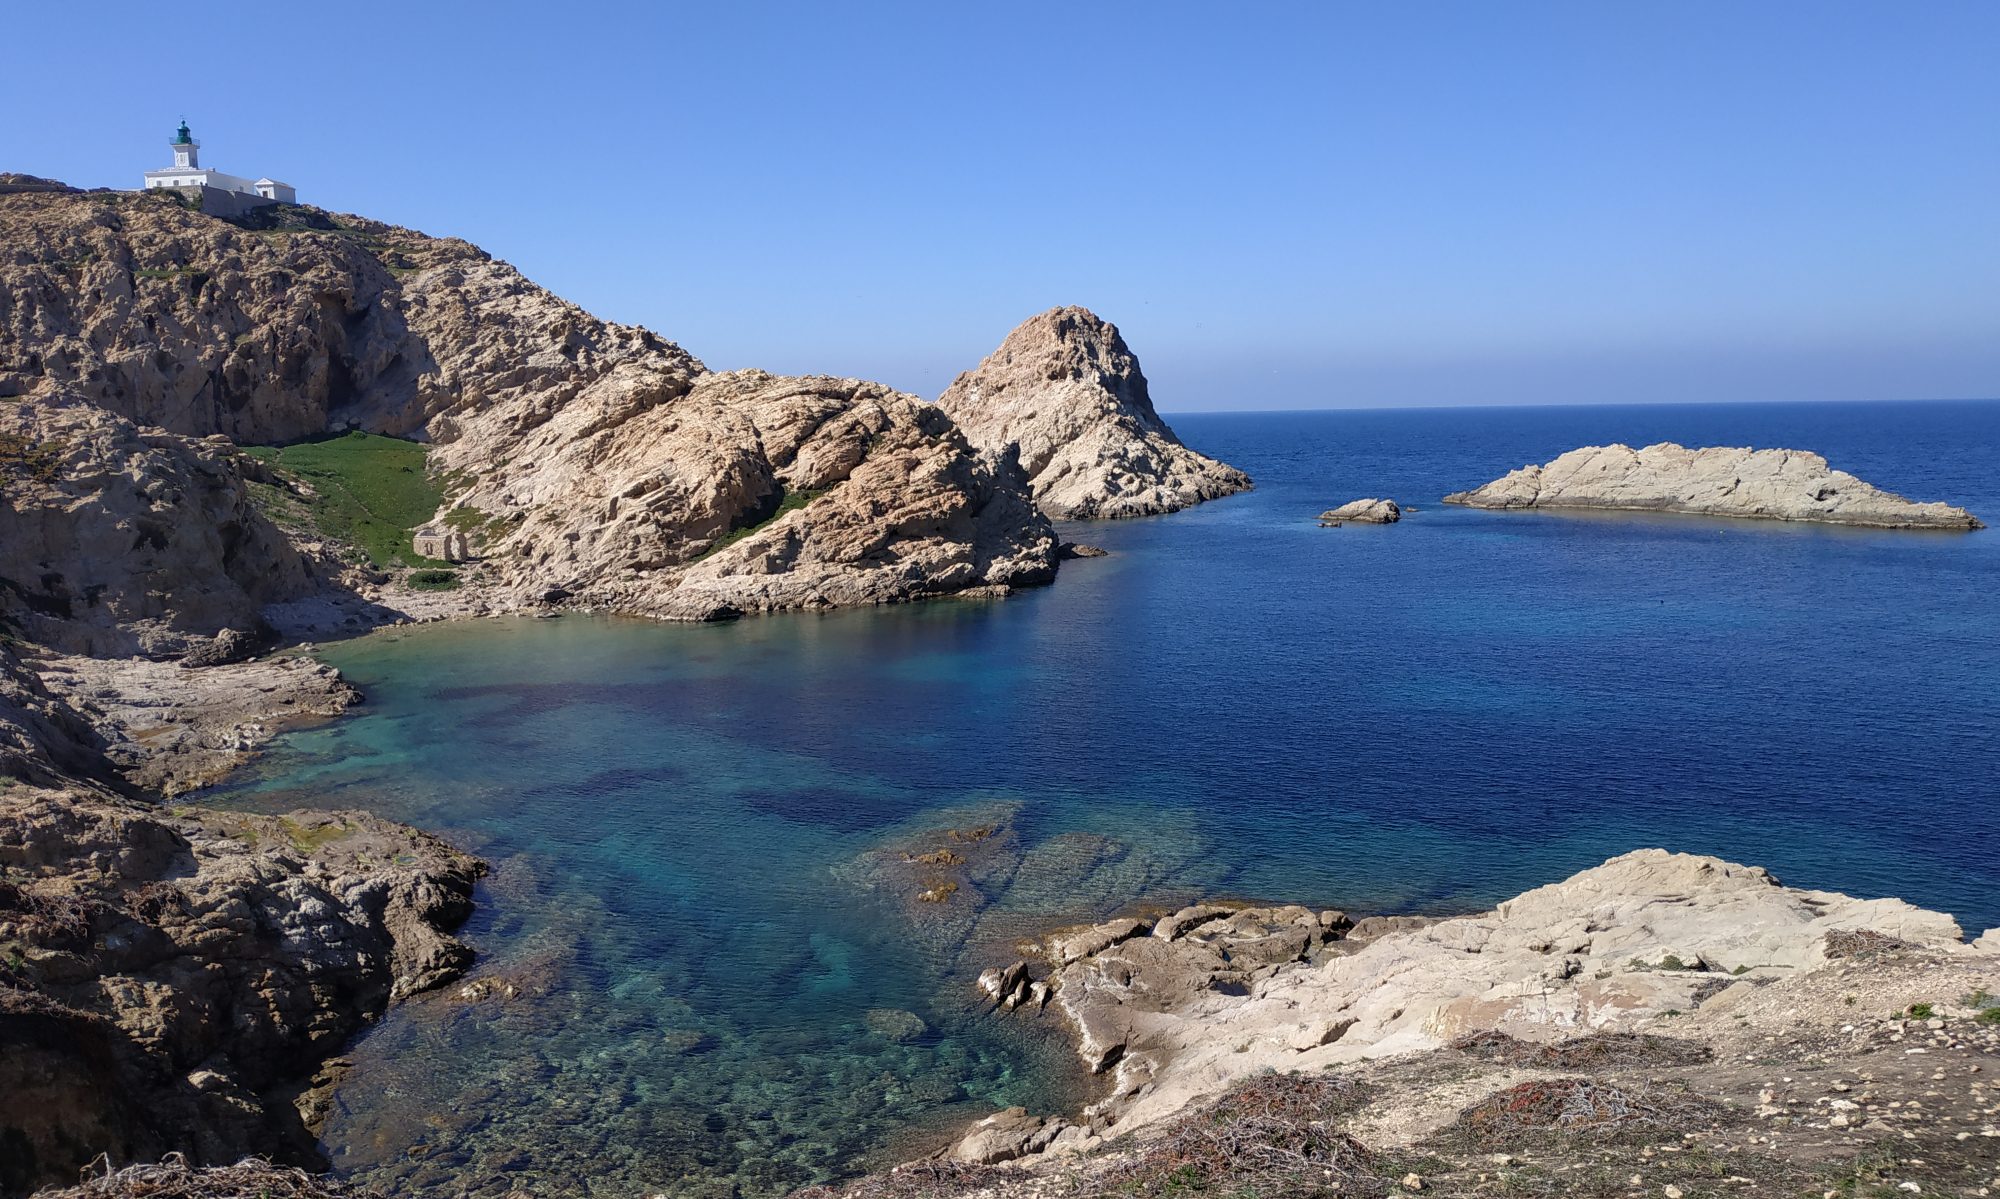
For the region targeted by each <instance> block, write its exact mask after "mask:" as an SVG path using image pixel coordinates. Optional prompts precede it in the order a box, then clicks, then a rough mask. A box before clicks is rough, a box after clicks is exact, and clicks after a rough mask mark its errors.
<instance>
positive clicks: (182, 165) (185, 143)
mask: <svg viewBox="0 0 2000 1199" xmlns="http://www.w3.org/2000/svg"><path fill="white" fill-rule="evenodd" d="M167 148H168V149H170V150H172V151H173V152H174V169H175V170H177V171H198V170H200V169H201V143H200V142H198V141H196V140H194V134H192V133H189V132H188V123H187V118H186V117H182V118H181V127H180V128H179V129H177V130H175V131H174V140H173V141H172V142H171V143H169V144H168V147H167Z"/></svg>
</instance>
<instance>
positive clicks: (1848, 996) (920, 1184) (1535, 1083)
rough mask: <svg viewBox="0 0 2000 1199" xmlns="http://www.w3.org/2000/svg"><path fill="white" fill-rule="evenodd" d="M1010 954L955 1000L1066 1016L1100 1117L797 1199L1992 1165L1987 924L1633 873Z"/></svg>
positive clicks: (1011, 1119) (1741, 877) (1176, 924)
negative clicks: (1408, 910) (1449, 910)
mask: <svg viewBox="0 0 2000 1199" xmlns="http://www.w3.org/2000/svg"><path fill="white" fill-rule="evenodd" d="M1024 949H1025V950H1026V951H1027V952H1026V956H1024V957H1023V959H1022V960H1020V961H1016V962H1014V963H1012V964H1009V965H1005V966H996V967H995V968H993V969H991V970H989V971H988V972H987V973H986V974H984V975H982V976H981V978H980V980H979V986H980V989H981V992H982V994H983V995H984V996H985V997H986V998H987V999H988V1000H989V1002H991V1003H992V1004H993V1005H994V1007H995V1015H994V1017H993V1018H995V1019H1003V1020H1030V1021H1057V1022H1060V1023H1061V1024H1062V1025H1063V1026H1065V1027H1066V1028H1067V1029H1068V1031H1069V1033H1070V1035H1071V1036H1072V1037H1073V1039H1074V1042H1075V1044H1076V1046H1077V1050H1078V1054H1079V1056H1080V1058H1081V1060H1082V1062H1083V1064H1084V1066H1085V1067H1086V1068H1087V1069H1089V1070H1091V1071H1093V1072H1095V1073H1098V1074H1100V1075H1102V1076H1103V1077H1104V1078H1105V1079H1106V1080H1107V1087H1106V1091H1105V1093H1104V1094H1103V1097H1102V1098H1100V1099H1099V1100H1098V1101H1096V1102H1095V1103H1093V1104H1091V1105H1089V1106H1088V1107H1086V1108H1084V1109H1083V1110H1082V1111H1080V1112H1075V1113H1068V1114H1048V1115H1037V1114H1033V1113H1029V1112H1026V1111H1023V1110H1020V1109H1014V1110H1011V1111H1007V1112H1003V1113H999V1114H997V1115H994V1116H992V1117H989V1118H987V1119H985V1120H982V1121H980V1122H979V1123H978V1124H976V1125H974V1126H973V1127H972V1128H971V1129H969V1130H968V1131H967V1132H966V1134H965V1135H964V1136H963V1137H962V1138H961V1139H960V1140H959V1141H957V1142H956V1143H955V1144H954V1145H952V1146H951V1147H950V1148H949V1149H947V1150H945V1151H944V1152H942V1153H941V1154H940V1155H939V1157H938V1158H936V1159H933V1160H930V1161H927V1162H921V1163H915V1164H913V1165H910V1166H906V1167H903V1168H901V1169H899V1170H898V1171H896V1172H894V1173H892V1174H889V1175H885V1176H881V1177H877V1178H871V1179H868V1180H864V1181H863V1182H860V1183H857V1184H853V1185H852V1186H850V1187H847V1188H844V1189H840V1188H824V1189H822V1190H819V1191H815V1192H813V1193H814V1194H817V1195H832V1194H846V1195H851V1196H856V1197H860V1196H923V1195H934V1196H961V1195H962V1196H971V1195H986V1196H1029V1195H1037V1196H1057V1195H1068V1196H1100V1195H1102V1196H1109V1195H1117V1194H1165V1193H1181V1191H1187V1192H1189V1193H1205V1192H1209V1191H1213V1192H1216V1193H1232V1194H1234V1193H1242V1194H1255V1195H1273V1196H1275V1195H1354V1194H1362V1195H1384V1194H1388V1193H1392V1192H1394V1193H1406V1192H1411V1191H1420V1190H1421V1191H1427V1192H1432V1193H1439V1194H1447V1195H1519V1194H1532V1195H1544V1194H1546V1195H1572V1194H1585V1195H1626V1194H1646V1193H1650V1194H1656V1195H1657V1194H1665V1195H1668V1196H1680V1195H1706V1194H1757V1195H1764V1194H1770V1195H1792V1194H1798V1193H1813V1194H1818V1193H1820V1192H1821V1191H1822V1190H1828V1189H1830V1190H1832V1191H1833V1192H1834V1193H1837V1194H1868V1193H1875V1192H1874V1190H1872V1189H1870V1188H1873V1187H1878V1186H1879V1188H1880V1190H1881V1193H1884V1194H1892V1193H1926V1194H1929V1193H1942V1194H1968V1195H1969V1194H1976V1193H1978V1191H1979V1188H1981V1187H1990V1186H1993V1185H1996V1179H1995V1174H1996V1172H2000V1079H1995V1078H1994V1077H1993V1074H1992V1073H1991V1072H1992V1071H1993V1070H1994V1068H1995V1067H1996V1066H2000V930H1995V931H1993V932H1989V933H1987V934H1985V935H1984V936H1983V937H1981V938H1979V939H1978V940H1977V941H1974V942H1972V943H1970V944H1968V943H1966V942H1965V941H1964V939H1963V937H1962V935H1961V930H1960V929H1959V927H1958V926H1957V925H1956V924H1955V923H1954V922H1953V921H1952V920H1951V919H1950V918H1949V917H1946V916H1943V915H1940V914H1938V913H1934V912H1927V911H1923V910H1920V909H1917V908H1914V907H1912V906H1911V905H1909V904H1906V903H1903V902H1902V901H1899V900H1893V899H1883V900H1857V899H1852V898H1849V897H1847V896H1843V895H1837V894H1833V893H1829V892H1818V891H1804V890H1798V889H1793V888H1788V887H1785V886H1782V885H1781V884H1780V883H1779V882H1778V881H1777V880H1776V879H1774V878H1773V877H1771V875H1770V874H1769V873H1768V872H1766V871H1764V870H1761V869H1757V868H1754V867H1744V866H1738V865H1734V864H1731V863H1728V862H1723V861H1721V860H1719V859H1715V858H1708V857H1699V856H1694V855H1688V854H1673V853H1667V852H1665V851H1662V850H1642V851H1638V852H1635V853H1630V854H1626V855H1624V856H1622V857H1619V858H1615V859H1613V860H1611V861H1609V862H1607V863H1605V864H1604V865H1602V866H1599V867H1596V868H1593V869H1591V870H1587V871H1584V872H1583V873H1581V874H1579V875H1576V876H1575V877H1573V878H1571V879H1569V880H1567V881H1565V882H1562V883H1557V884H1553V885H1551V886H1547V887H1542V888H1539V889H1537V890H1534V891H1530V892H1527V893H1526V894H1524V895H1521V896H1518V897H1516V898H1514V899H1512V900H1509V901H1507V902H1505V903H1503V904H1500V905H1499V906H1498V907H1496V908H1495V909H1494V910H1493V911H1491V912H1487V913H1482V914H1478V915H1471V916H1462V917H1456V918H1451V919H1443V920H1431V919H1421V918H1414V917H1386V918H1384V917H1373V918H1363V919H1359V920H1357V919H1354V918H1352V917H1350V916H1349V915H1348V914H1346V913H1342V912H1335V911H1319V912H1315V911H1312V910H1309V909H1306V908H1303V907H1282V906H1281V907H1246V906H1241V905H1236V904H1198V905H1194V906H1190V907H1185V908H1181V909H1178V910H1175V911H1172V912H1169V913H1166V914H1165V915H1161V916H1158V917H1151V916H1148V917H1144V918H1124V919H1118V920H1114V921H1111V922H1108V923H1104V924H1099V925H1094V926H1089V927H1085V928H1080V929H1072V930H1067V931H1063V932H1058V933H1055V934H1051V935H1048V936H1044V937H1040V938H1037V939H1035V940H1034V941H1032V942H1029V943H1026V944H1025V945H1024ZM1912 1182H1913V1183H1915V1185H1914V1186H1905V1185H1903V1184H1904V1183H1912ZM1176 1186H1177V1187H1179V1188H1180V1189H1179V1190H1176V1189H1174V1188H1175V1187H1176Z"/></svg>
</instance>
